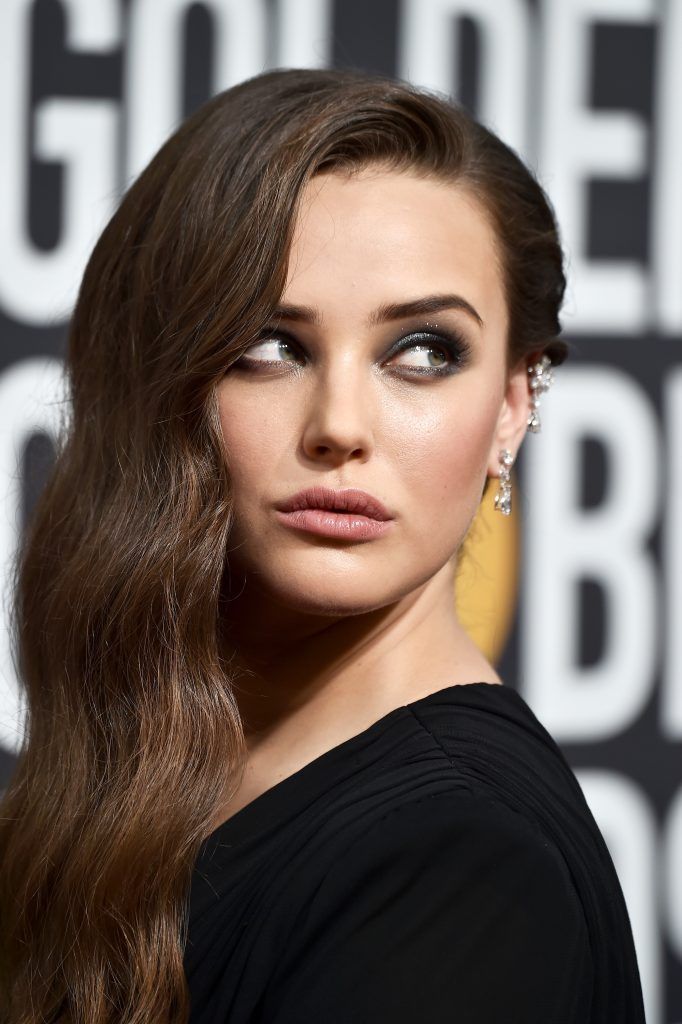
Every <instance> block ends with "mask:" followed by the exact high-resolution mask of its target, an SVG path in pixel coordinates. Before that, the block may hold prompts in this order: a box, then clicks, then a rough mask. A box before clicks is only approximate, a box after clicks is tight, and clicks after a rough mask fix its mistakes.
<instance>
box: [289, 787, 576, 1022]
mask: <svg viewBox="0 0 682 1024" xmlns="http://www.w3.org/2000/svg"><path fill="white" fill-rule="evenodd" d="M299 926H301V921H300V920H299V922H298V924H297V935H296V939H295V944H294V945H293V946H292V947H291V949H290V950H289V954H288V958H285V959H286V968H285V970H286V985H285V987H284V989H283V990H279V992H278V998H280V999H283V1000H284V1001H285V1003H288V1001H289V1000H290V999H292V1000H296V1001H299V1000H302V1001H303V1003H302V1004H301V1003H300V1002H299V1006H301V1005H306V1006H308V1007H309V1013H310V1018H308V1017H306V1016H301V1017H300V1020H308V1019H311V1020H312V1019H314V1012H318V1013H319V1012H321V1007H322V1005H325V1006H326V1007H327V1008H328V1007H329V1005H330V1004H329V1002H328V1001H327V997H329V996H331V995H333V997H334V1000H336V1005H337V1006H339V1007H343V1012H340V1013H339V1016H338V1019H339V1020H344V1021H345V1020H356V1019H357V1020H367V1021H370V1020H371V1021H381V1020H389V1019H390V1020H392V1021H403V1020H405V1021H407V1020H414V1019H429V1020H431V1019H433V1020H435V1019H440V1017H439V1014H440V1015H445V1017H447V1015H448V1014H453V1013H456V1012H457V1011H458V1010H459V1011H461V1012H462V1013H463V1014H465V1015H466V1014H467V1013H469V1014H471V1015H472V1016H471V1019H472V1020H473V1019H475V1020H476V1021H477V1024H478V1022H479V1021H481V1022H483V1021H491V1022H492V1021H499V1020H501V1019H506V1017H507V1016H508V1015H509V1011H511V1016H512V1017H514V1019H517V1018H518V1019H523V1020H524V1021H527V1022H530V1021H536V1020H537V1021H538V1022H539V1021H543V1022H545V1021H547V1020H552V1021H556V1022H559V1021H574V1020H575V1021H578V1020H583V1021H584V1020H585V1019H587V1018H586V1016H582V1017H581V1016H580V1014H584V1013H585V1010H586V1007H587V1004H588V1000H589V993H590V986H591V970H592V968H591V958H590V949H589V939H588V935H587V928H586V923H585V919H584V916H583V912H582V907H581V905H580V901H579V899H578V897H577V894H576V891H575V889H574V888H573V885H572V881H571V876H570V872H569V871H568V869H567V867H566V865H565V863H564V861H563V859H562V856H561V854H560V852H559V851H558V850H557V848H556V847H555V846H554V845H553V844H552V843H551V842H550V841H549V840H548V838H547V837H546V836H544V834H543V833H542V832H541V830H540V829H539V828H537V826H536V825H535V824H534V823H533V822H532V821H530V820H528V819H526V818H525V817H524V816H522V815H521V814H519V813H517V812H515V811H513V810H510V809H509V808H507V807H505V806H504V805H503V804H501V803H498V802H496V801H494V800H492V799H490V798H489V797H488V796H486V795H482V794H476V793H473V792H471V791H470V790H464V789H462V788H456V787H449V788H448V789H443V790H441V791H439V792H436V793H429V794H428V795H426V796H423V797H420V796H418V795H417V796H415V795H414V794H412V795H411V796H409V797H407V798H406V799H405V800H404V801H403V802H401V803H400V804H399V805H397V806H394V807H392V808H391V810H390V811H389V812H388V813H386V814H384V815H382V816H380V817H379V818H378V819H377V820H375V821H373V823H372V824H371V825H370V826H369V827H368V828H367V830H366V831H365V832H364V834H362V835H361V836H355V837H354V839H353V841H352V842H350V843H349V844H348V845H347V847H346V848H345V849H343V850H341V849H340V850H339V856H338V858H337V860H336V862H335V863H334V864H333V866H332V867H331V868H330V869H329V870H328V871H327V873H326V875H325V877H324V879H322V881H321V882H320V884H319V885H317V886H316V888H315V891H314V893H313V895H312V899H311V901H310V903H309V905H308V906H307V908H306V912H305V922H304V926H303V927H299ZM296 948H298V949H299V950H301V951H302V954H301V956H300V957H298V958H297V954H296ZM342 992H345V993H346V995H342ZM285 993H286V996H285ZM348 999H350V1003H349V1002H348ZM344 1000H345V1001H344ZM282 1005H284V1003H283V1004H282ZM360 1011H362V1013H363V1014H365V1015H366V1016H353V1014H354V1013H360ZM344 1012H345V1013H346V1014H347V1016H344V1015H343V1013H344ZM382 1014H383V1016H382ZM420 1014H422V1017H421V1018H420ZM323 1016H324V1015H323ZM278 1019H279V1018H278ZM296 1019H299V1018H296ZM320 1019H321V1018H320ZM325 1019H330V1020H331V1019H332V1018H325ZM466 1019H470V1018H469V1017H467V1018H466ZM333 1020H334V1021H336V1020H337V1017H334V1018H333Z"/></svg>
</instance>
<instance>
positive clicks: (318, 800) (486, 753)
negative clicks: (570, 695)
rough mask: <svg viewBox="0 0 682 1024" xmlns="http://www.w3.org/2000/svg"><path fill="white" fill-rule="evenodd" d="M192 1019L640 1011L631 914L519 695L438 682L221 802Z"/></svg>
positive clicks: (200, 865) (355, 1021) (194, 914)
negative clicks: (248, 795)
mask: <svg viewBox="0 0 682 1024" xmlns="http://www.w3.org/2000/svg"><path fill="white" fill-rule="evenodd" d="M185 972H186V975H187V979H188V984H189V989H190V998H191V1007H192V1011H191V1017H190V1020H191V1024H227V1022H229V1024H244V1022H247V1021H248V1022H250V1024H361V1022H362V1024H389V1022H390V1024H408V1022H409V1024H436V1022H438V1024H444V1022H452V1024H569V1022H570V1024H597V1022H598V1024H643V1022H644V1009H643V1003H642V991H641V986H640V978H639V972H638V966H637V959H636V955H635V949H634V944H633V938H632V931H631V927H630V920H629V917H628V912H627V909H626V905H625V902H624V899H623V893H622V890H621V887H620V884H619V881H618V877H617V875H616V872H615V868H614V865H613V862H612V860H611V857H610V855H609V852H608V849H607V847H606V844H605V841H604V839H603V837H602V835H601V833H600V831H599V829H598V826H597V824H596V822H595V820H594V818H593V816H592V813H591V812H590V810H589V807H588V805H587V803H586V801H585V798H584V796H583V793H582V790H581V788H580V786H579V784H578V781H577V779H576V777H575V775H574V774H573V771H572V770H571V768H570V766H569V765H568V763H567V761H566V759H565V758H564V756H563V754H562V753H561V751H560V749H559V747H558V746H557V745H556V743H555V742H554V740H553V739H552V738H551V736H550V735H549V733H548V732H547V730H546V729H545V728H544V726H543V725H541V723H540V722H539V721H538V719H537V718H536V716H535V714H534V713H533V712H532V711H531V709H530V707H529V705H528V704H527V703H526V702H525V700H524V699H523V698H522V697H521V695H520V694H519V693H517V691H515V690H513V689H510V688H509V687H507V686H504V685H500V684H496V683H484V682H478V683H469V684H465V685H454V686H449V687H447V688H445V689H443V690H439V691H438V692H437V693H433V694H430V695H429V696H428V697H424V698H422V699H421V700H417V701H414V702H413V703H411V704H407V705H405V706H401V707H399V708H396V709H395V710H393V711H391V712H389V714H387V715H385V716H384V717H383V718H381V719H379V721H377V722H375V723H374V724H373V725H371V726H370V727H369V728H367V729H365V730H364V731H363V732H361V733H359V734H358V735H357V736H353V737H352V738H350V739H348V740H345V741H344V742H342V743H340V744H339V745H338V746H336V747H334V748H333V749H331V750H329V751H327V752H326V753H324V754H322V755H321V756H320V757H317V758H316V759H315V760H314V761H311V762H310V763H309V764H307V765H305V766H304V767H303V768H301V769H300V770H299V771H297V772H296V773H295V774H293V775H291V776H289V777H288V778H285V779H283V780H282V781H281V782H278V783H277V784H276V785H274V786H273V787H272V788H271V789H269V790H267V791H266V792H264V793H262V794H261V795H260V796H258V797H256V799H255V800H253V801H252V802H251V803H250V804H247V805H246V806H245V807H243V808H242V809H241V810H239V811H237V812H236V813H235V814H234V815H233V816H232V817H231V818H229V819H228V820H227V821H225V822H224V823H223V824H222V825H220V826H219V827H218V828H217V829H216V830H215V831H214V832H212V833H211V834H210V835H209V836H208V837H207V838H206V839H205V840H204V843H203V844H202V846H201V849H200V852H199V857H198V860H197V862H196V865H195V870H194V874H193V879H192V887H191V892H190V898H189V930H188V936H187V944H186V948H185Z"/></svg>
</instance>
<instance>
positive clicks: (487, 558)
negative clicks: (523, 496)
mask: <svg viewBox="0 0 682 1024" xmlns="http://www.w3.org/2000/svg"><path fill="white" fill-rule="evenodd" d="M491 479H492V481H493V482H494V483H495V484H497V483H498V481H497V479H496V478H491ZM511 483H512V494H513V493H514V472H513V470H512V477H511ZM520 533H521V531H520V524H519V516H518V513H517V511H516V508H515V504H514V501H513V500H512V510H511V515H509V516H504V515H502V514H501V513H500V512H498V511H496V509H495V492H494V489H493V488H487V489H486V491H485V492H484V495H483V498H482V500H481V504H480V506H479V510H478V512H477V513H476V516H475V517H474V520H473V522H472V525H471V527H470V529H469V532H468V533H467V536H466V538H465V541H464V545H463V548H462V554H461V558H460V562H459V567H458V571H457V577H456V583H455V607H456V610H457V617H458V618H459V621H460V622H461V623H462V626H463V627H464V628H465V629H466V631H467V633H468V634H469V636H470V637H471V639H472V640H473V641H474V643H475V644H476V645H477V646H478V647H479V649H480V650H481V651H482V652H483V654H484V655H485V657H486V658H487V659H488V661H490V662H491V664H492V665H496V664H497V663H498V662H499V659H500V658H501V656H502V652H503V651H504V647H505V644H506V642H507V639H508V637H509V633H510V630H511V629H512V626H513V623H514V614H515V611H516V601H517V597H518V575H519V565H520Z"/></svg>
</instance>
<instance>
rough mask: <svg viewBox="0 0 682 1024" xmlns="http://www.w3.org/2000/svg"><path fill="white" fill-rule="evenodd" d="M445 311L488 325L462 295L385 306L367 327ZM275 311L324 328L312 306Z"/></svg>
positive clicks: (286, 306) (285, 317) (283, 307)
mask: <svg viewBox="0 0 682 1024" xmlns="http://www.w3.org/2000/svg"><path fill="white" fill-rule="evenodd" d="M443 309H459V310H461V311H462V312H463V313H466V314H467V315H468V316H470V317H471V318H472V319H473V320H475V321H476V323H477V324H478V326H479V327H484V326H485V325H484V323H483V320H482V319H481V317H480V316H479V314H478V312H477V311H476V310H475V309H474V307H473V306H472V305H471V303H470V302H467V300H466V299H465V298H463V297H462V296H461V295H426V296H424V297H423V298H421V299H412V300H411V301H409V302H388V303H384V304H383V305H382V306H379V307H378V309H375V310H374V312H373V313H371V314H370V316H369V317H368V319H367V326H368V327H377V326H378V325H379V324H383V323H387V322H388V321H390V320H401V319H404V318H405V317H410V316H423V315H428V314H430V313H440V312H441V310H443ZM273 312H274V315H275V316H277V317H279V318H280V319H282V320H299V321H301V322H302V323H306V324H313V325H314V326H315V327H321V326H322V318H321V317H320V314H319V312H318V311H317V310H316V309H315V308H314V307H312V306H296V305H292V304H290V303H286V302H285V303H280V305H278V306H277V308H276V309H275V310H274V311H273Z"/></svg>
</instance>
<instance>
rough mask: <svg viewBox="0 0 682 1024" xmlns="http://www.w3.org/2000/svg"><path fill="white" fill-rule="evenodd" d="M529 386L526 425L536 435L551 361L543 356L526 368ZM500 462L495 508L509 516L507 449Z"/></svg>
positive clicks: (550, 379)
mask: <svg viewBox="0 0 682 1024" xmlns="http://www.w3.org/2000/svg"><path fill="white" fill-rule="evenodd" d="M528 377H529V385H530V391H531V412H530V416H529V417H528V421H527V423H526V428H527V430H530V431H531V433H533V434H538V433H539V432H540V429H541V423H540V417H539V415H538V406H539V405H540V395H541V394H543V393H544V392H545V391H547V390H548V389H549V388H550V386H551V385H552V384H553V383H554V377H553V375H552V360H551V359H550V358H549V356H548V355H546V354H544V353H543V355H542V356H541V357H540V359H539V360H538V362H537V363H533V365H532V366H529V367H528ZM498 457H499V461H500V487H499V490H498V492H497V494H496V495H495V508H496V509H497V511H498V512H501V513H502V515H505V516H509V515H511V467H512V466H513V464H514V456H513V455H512V453H511V452H510V451H509V449H508V448H501V449H500V454H499V456H498Z"/></svg>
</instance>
